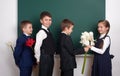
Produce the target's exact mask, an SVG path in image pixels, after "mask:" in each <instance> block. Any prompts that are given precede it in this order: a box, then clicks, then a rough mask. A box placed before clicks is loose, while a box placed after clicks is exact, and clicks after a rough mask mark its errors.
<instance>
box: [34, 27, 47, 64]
mask: <svg viewBox="0 0 120 76" xmlns="http://www.w3.org/2000/svg"><path fill="white" fill-rule="evenodd" d="M42 28H43V29H45V30H47V28H46V27H45V26H43V25H42ZM47 31H48V30H47ZM48 32H49V31H48ZM45 38H47V34H46V33H45V31H44V30H40V31H39V32H38V33H37V35H36V43H35V47H34V50H35V58H36V59H37V62H39V60H40V51H41V50H40V48H41V46H42V42H43V40H44V39H45Z"/></svg>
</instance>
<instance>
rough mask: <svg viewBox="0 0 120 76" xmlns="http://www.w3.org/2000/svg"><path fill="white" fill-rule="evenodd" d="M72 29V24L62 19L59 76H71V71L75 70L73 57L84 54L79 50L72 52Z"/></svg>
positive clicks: (82, 50)
mask: <svg viewBox="0 0 120 76" xmlns="http://www.w3.org/2000/svg"><path fill="white" fill-rule="evenodd" d="M73 27H74V23H73V22H72V21H70V20H68V19H64V20H63V21H62V23H61V30H62V32H61V35H60V42H59V45H60V63H61V66H60V68H61V76H73V75H74V73H73V70H74V68H76V61H75V55H77V54H82V53H84V49H85V50H87V49H88V48H84V49H83V48H81V49H77V50H74V48H73V42H72V39H71V37H70V34H71V33H72V30H73Z"/></svg>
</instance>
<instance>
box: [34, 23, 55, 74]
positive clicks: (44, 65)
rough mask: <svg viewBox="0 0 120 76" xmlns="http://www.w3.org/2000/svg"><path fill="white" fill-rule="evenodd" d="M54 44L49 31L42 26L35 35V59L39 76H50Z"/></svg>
mask: <svg viewBox="0 0 120 76" xmlns="http://www.w3.org/2000/svg"><path fill="white" fill-rule="evenodd" d="M55 50H56V48H55V43H54V39H53V36H52V34H51V32H50V30H49V29H47V28H46V27H45V26H43V25H42V28H41V30H40V31H39V32H38V33H37V35H36V44H35V57H36V59H37V62H39V76H52V73H53V66H54V53H55Z"/></svg>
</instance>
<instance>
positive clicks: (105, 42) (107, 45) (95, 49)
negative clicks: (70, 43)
mask: <svg viewBox="0 0 120 76" xmlns="http://www.w3.org/2000/svg"><path fill="white" fill-rule="evenodd" d="M105 35H106V34H102V35H101V36H100V38H103V37H104V36H105ZM109 45H110V38H109V37H105V39H103V48H101V49H99V48H96V47H94V46H92V47H91V50H92V51H94V52H96V53H99V54H104V52H105V50H106V49H107V48H108V47H109Z"/></svg>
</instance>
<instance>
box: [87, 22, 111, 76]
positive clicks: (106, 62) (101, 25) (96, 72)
mask: <svg viewBox="0 0 120 76" xmlns="http://www.w3.org/2000/svg"><path fill="white" fill-rule="evenodd" d="M109 29H110V24H109V22H108V21H107V20H100V21H99V22H98V32H99V34H100V36H99V38H98V39H97V42H96V44H95V47H94V46H88V47H89V48H90V49H91V50H92V51H94V52H95V53H94V62H93V67H92V75H91V76H112V66H111V57H110V54H109V51H110V44H111V42H110V37H109V36H108V32H109Z"/></svg>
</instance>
